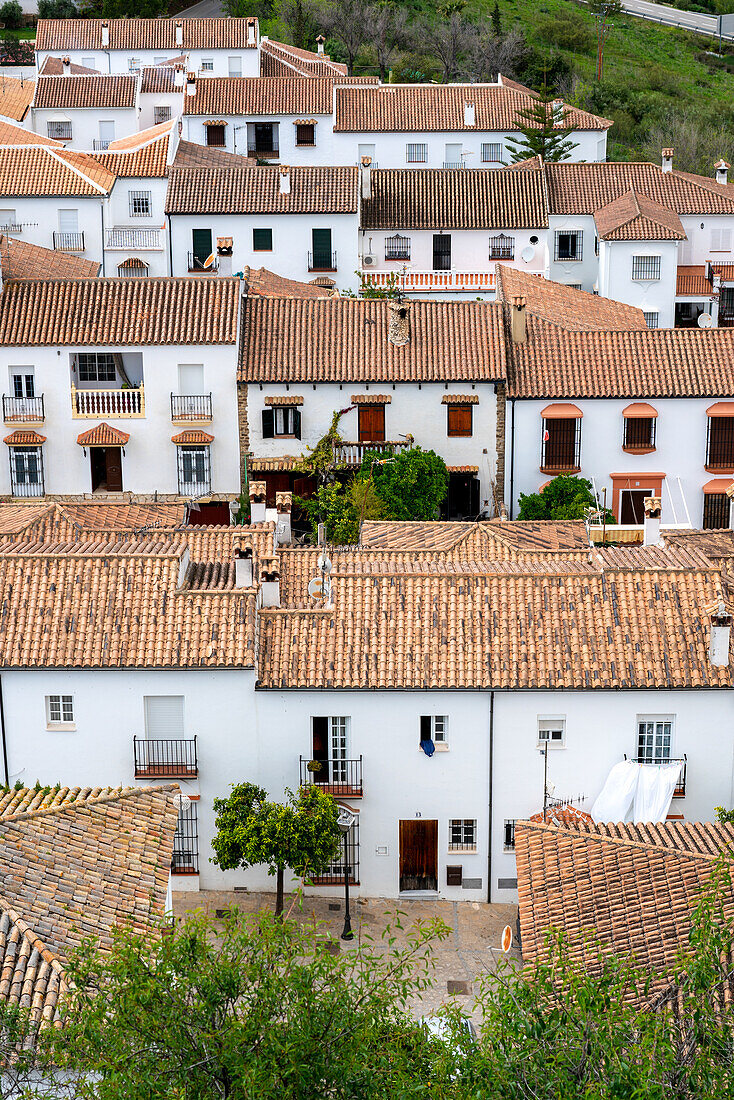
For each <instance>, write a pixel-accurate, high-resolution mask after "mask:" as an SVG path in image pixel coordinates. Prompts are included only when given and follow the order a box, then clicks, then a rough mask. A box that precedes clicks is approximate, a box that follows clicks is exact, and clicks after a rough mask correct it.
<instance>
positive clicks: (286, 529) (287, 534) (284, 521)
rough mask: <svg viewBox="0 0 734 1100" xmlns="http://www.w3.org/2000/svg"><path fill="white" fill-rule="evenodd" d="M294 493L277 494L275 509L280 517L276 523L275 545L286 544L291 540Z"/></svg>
mask: <svg viewBox="0 0 734 1100" xmlns="http://www.w3.org/2000/svg"><path fill="white" fill-rule="evenodd" d="M292 506H293V493H276V494H275V511H276V512H277V513H278V519H277V522H276V524H275V545H276V546H286V545H287V544H288V543H289V542H290V541H291V508H292Z"/></svg>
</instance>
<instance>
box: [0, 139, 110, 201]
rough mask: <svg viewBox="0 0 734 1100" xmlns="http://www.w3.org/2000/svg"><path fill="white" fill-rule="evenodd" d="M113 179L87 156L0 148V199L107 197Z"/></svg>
mask: <svg viewBox="0 0 734 1100" xmlns="http://www.w3.org/2000/svg"><path fill="white" fill-rule="evenodd" d="M114 183H115V177H114V176H113V175H112V173H111V172H108V171H107V169H106V168H104V167H103V166H102V165H100V164H98V163H97V162H96V161H95V160H93V158H92V157H90V156H89V155H88V154H87V153H75V152H72V151H71V150H68V149H54V148H51V147H50V146H48V147H47V146H40V145H35V146H32V145H26V146H23V145H16V146H9V147H6V148H0V195H7V196H16V195H32V196H38V195H63V196H66V195H79V196H86V195H93V196H96V197H99V196H100V195H107V194H109V193H110V191H111V190H112V188H113V186H114Z"/></svg>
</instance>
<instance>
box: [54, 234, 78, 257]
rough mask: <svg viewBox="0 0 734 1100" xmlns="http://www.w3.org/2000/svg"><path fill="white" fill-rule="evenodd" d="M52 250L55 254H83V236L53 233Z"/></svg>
mask: <svg viewBox="0 0 734 1100" xmlns="http://www.w3.org/2000/svg"><path fill="white" fill-rule="evenodd" d="M54 248H55V249H56V251H57V252H83V251H84V234H83V233H57V232H56V231H54Z"/></svg>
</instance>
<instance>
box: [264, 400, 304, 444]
mask: <svg viewBox="0 0 734 1100" xmlns="http://www.w3.org/2000/svg"><path fill="white" fill-rule="evenodd" d="M262 428H263V439H274V438H277V437H279V436H280V437H282V436H285V437H290V438H291V439H300V438H301V410H300V409H298V408H296V407H295V406H294V405H274V406H273V407H272V408H270V409H263V412H262Z"/></svg>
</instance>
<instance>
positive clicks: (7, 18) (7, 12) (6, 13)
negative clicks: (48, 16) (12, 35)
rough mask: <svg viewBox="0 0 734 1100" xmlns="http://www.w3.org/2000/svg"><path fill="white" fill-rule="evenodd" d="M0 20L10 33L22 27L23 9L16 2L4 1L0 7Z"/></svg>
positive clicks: (13, 0)
mask: <svg viewBox="0 0 734 1100" xmlns="http://www.w3.org/2000/svg"><path fill="white" fill-rule="evenodd" d="M0 20H1V21H2V22H3V23H4V24H5V26H6V27H7V28H8V29H9V30H11V31H15V30H17V29H18V27H22V25H23V9H22V7H21V6H20V4H19V3H18V0H6V2H5V3H4V4H3V5H2V6H0Z"/></svg>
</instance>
